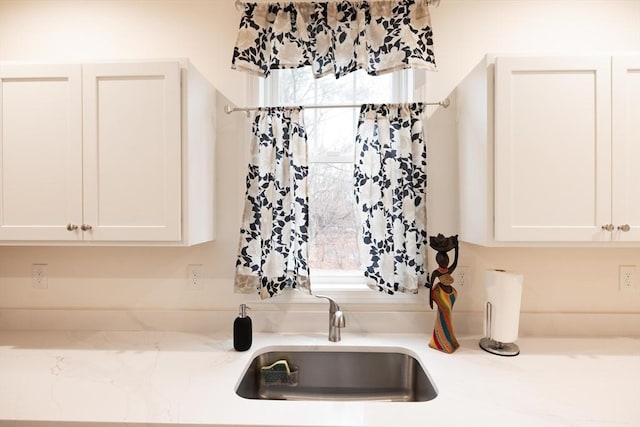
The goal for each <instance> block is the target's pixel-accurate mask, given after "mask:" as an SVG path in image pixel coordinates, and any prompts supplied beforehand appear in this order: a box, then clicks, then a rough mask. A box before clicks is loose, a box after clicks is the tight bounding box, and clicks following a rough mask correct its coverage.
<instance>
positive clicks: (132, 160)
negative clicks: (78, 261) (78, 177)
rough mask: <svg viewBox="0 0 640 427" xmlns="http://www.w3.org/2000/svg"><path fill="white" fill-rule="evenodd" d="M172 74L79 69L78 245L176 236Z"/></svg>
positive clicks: (158, 66) (176, 97) (163, 69)
mask: <svg viewBox="0 0 640 427" xmlns="http://www.w3.org/2000/svg"><path fill="white" fill-rule="evenodd" d="M180 94H181V92H180V67H179V64H178V63H177V62H168V63H138V64H95V65H84V66H83V106H84V122H83V126H84V130H83V133H84V223H85V224H87V225H88V226H90V227H91V229H90V230H89V231H88V232H85V233H84V234H85V236H84V239H85V240H99V241H115V240H119V241H175V240H179V239H180V235H181V200H180V199H181V191H180V182H181V140H180V138H181V135H180V120H181V119H180V101H181V99H180Z"/></svg>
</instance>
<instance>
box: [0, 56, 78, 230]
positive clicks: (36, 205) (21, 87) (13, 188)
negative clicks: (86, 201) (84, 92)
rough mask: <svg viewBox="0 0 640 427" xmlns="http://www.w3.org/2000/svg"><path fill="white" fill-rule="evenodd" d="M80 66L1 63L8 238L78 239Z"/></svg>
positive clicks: (1, 166)
mask: <svg viewBox="0 0 640 427" xmlns="http://www.w3.org/2000/svg"><path fill="white" fill-rule="evenodd" d="M80 78H81V68H80V66H79V65H0V240H77V239H80V238H81V233H80V231H78V230H71V231H68V230H67V224H71V225H75V226H79V225H80V223H81V221H82V128H81V125H82V110H81V107H82V104H81V103H82V99H81V81H80Z"/></svg>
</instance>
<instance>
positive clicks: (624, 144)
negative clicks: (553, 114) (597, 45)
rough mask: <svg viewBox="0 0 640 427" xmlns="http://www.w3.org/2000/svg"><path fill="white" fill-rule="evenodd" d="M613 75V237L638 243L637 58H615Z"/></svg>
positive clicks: (639, 74)
mask: <svg viewBox="0 0 640 427" xmlns="http://www.w3.org/2000/svg"><path fill="white" fill-rule="evenodd" d="M612 74H613V75H612V79H613V85H612V89H613V101H612V102H613V105H612V111H613V114H612V120H613V189H614V193H613V221H612V222H613V224H614V225H615V226H616V229H615V231H614V233H615V235H614V238H615V239H616V240H622V241H635V242H640V56H625V57H623V56H616V57H614V58H613V66H612ZM625 225H628V226H629V231H622V229H618V227H621V228H624V229H626V227H624V226H625Z"/></svg>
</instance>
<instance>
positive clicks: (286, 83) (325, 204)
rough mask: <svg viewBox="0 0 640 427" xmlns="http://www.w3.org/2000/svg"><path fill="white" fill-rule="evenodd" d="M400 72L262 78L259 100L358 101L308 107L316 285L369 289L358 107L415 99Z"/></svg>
mask: <svg viewBox="0 0 640 427" xmlns="http://www.w3.org/2000/svg"><path fill="white" fill-rule="evenodd" d="M423 75H424V74H423V72H419V71H414V70H404V71H398V72H394V73H391V74H386V75H382V76H376V77H372V76H369V75H367V74H366V73H365V72H364V71H357V72H355V73H351V74H349V75H347V76H344V77H341V78H340V79H335V78H334V77H333V76H327V77H323V78H321V79H314V77H313V76H312V74H311V72H310V70H309V69H308V68H299V69H290V70H277V71H274V72H273V73H272V74H271V75H270V77H269V78H267V79H260V83H259V86H258V88H257V89H258V90H257V92H258V93H259V99H258V102H259V103H260V105H303V106H308V105H356V107H353V108H326V109H324V108H318V109H315V108H314V109H306V110H305V113H304V118H305V127H306V130H307V138H308V147H309V152H308V154H309V177H308V183H309V187H308V191H309V223H310V224H309V225H310V232H309V264H310V268H311V276H312V283H313V288H314V290H318V289H319V288H321V289H322V290H324V289H326V288H331V289H339V290H346V289H351V290H357V289H364V288H365V287H364V283H363V280H362V278H361V277H362V273H361V272H360V270H359V256H358V240H357V239H358V230H359V228H360V225H359V221H358V218H357V211H356V206H355V198H354V196H353V162H354V144H355V135H356V127H357V122H358V115H359V112H360V111H359V110H360V109H359V106H360V104H363V103H389V102H411V101H413V92H414V78H416V77H422V76H423Z"/></svg>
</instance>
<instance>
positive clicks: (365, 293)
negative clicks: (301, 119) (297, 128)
mask: <svg viewBox="0 0 640 427" xmlns="http://www.w3.org/2000/svg"><path fill="white" fill-rule="evenodd" d="M414 72H415V73H416V75H414V77H413V79H410V78H408V76H409V75H410V74H409V73H408V71H407V70H404V71H402V73H403V78H402V79H401V80H400V81H399V82H398V81H397V80H396V82H395V83H394V84H399V85H400V86H396V87H394V99H392V100H391V102H394V103H397V102H402V101H403V100H400V99H397V94H398V93H401V92H400V90H401V91H405V93H409V90H408V89H409V85H414V90H413V91H412V93H411V98H412V99H410V100H407V102H418V101H417V100H420V99H423V97H424V95H425V93H424V92H425V87H426V76H427V73H426V72H425V71H424V70H414ZM265 92H266V91H265V80H264V79H263V78H260V77H256V76H252V75H248V76H247V92H246V100H247V105H256V106H260V107H266V106H273V105H276V104H274V103H273V102H272V100H273V99H275V94H276V93H277V85H273V86H272V90H271V92H270V93H269V94H267V96H265ZM250 133H251V132H250V130H249V132H248V133H247V136H248V137H247V138H245V140H246V141H245V153H248V150H249V138H250ZM247 161H248V154H245V156H244V158H243V165H244V164H246V162H247ZM325 161H329V162H333V163H352V162H353V158H349V157H346V156H330V155H329V156H323V157H316V158H315V159H313V160H312V161H310V162H325ZM434 262H435V261H434ZM429 264H430V265H432V263H429ZM429 273H430V272H429ZM311 290H312V292H313V294H315V295H318V294H320V295H327V296H330V297H332V298H335V300H336V301H338V303H346V304H349V305H353V304H358V305H360V304H362V305H373V306H385V307H386V306H394V305H411V306H415V305H419V306H423V305H424V304H425V303H426V301H427V298H428V290H427V289H426V288H425V287H420V288H419V289H418V292H417V293H415V294H408V293H402V292H396V293H395V294H394V295H387V294H384V293H382V292H378V291H376V290H373V289H371V288H369V287H368V286H367V285H366V284H365V278H364V277H363V276H362V275H361V274H360V273H356V272H354V273H351V274H350V273H343V274H335V275H334V274H331V273H328V274H313V272H311ZM274 303H275V302H274ZM277 303H294V304H314V305H315V304H323V303H324V304H326V301H322V300H321V299H318V298H313V297H312V296H310V295H308V294H306V293H305V292H304V291H296V290H287V291H285V292H283V294H282V295H280V296H279V298H278V301H277Z"/></svg>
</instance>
